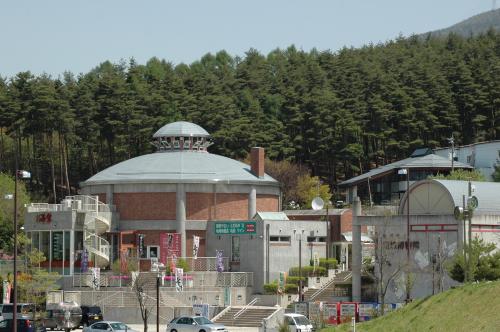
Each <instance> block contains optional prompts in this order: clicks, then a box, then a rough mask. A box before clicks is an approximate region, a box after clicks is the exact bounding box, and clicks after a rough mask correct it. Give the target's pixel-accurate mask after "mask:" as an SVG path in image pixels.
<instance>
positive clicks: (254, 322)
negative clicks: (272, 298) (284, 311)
mask: <svg viewBox="0 0 500 332" xmlns="http://www.w3.org/2000/svg"><path fill="white" fill-rule="evenodd" d="M242 308H243V307H230V308H229V310H227V311H226V312H225V313H223V314H222V315H221V316H219V317H216V318H215V319H214V322H216V323H218V324H224V325H226V326H236V327H259V326H261V325H262V320H263V319H264V318H267V317H269V316H271V315H272V314H273V313H275V312H276V311H277V310H279V308H275V307H258V306H252V307H247V309H246V311H245V312H244V313H243V314H241V315H240V316H239V317H237V318H234V315H236V314H237V313H238V312H239V311H240V310H241V309H242Z"/></svg>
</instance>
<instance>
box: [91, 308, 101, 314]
mask: <svg viewBox="0 0 500 332" xmlns="http://www.w3.org/2000/svg"><path fill="white" fill-rule="evenodd" d="M89 313H91V314H100V313H101V308H99V307H89Z"/></svg>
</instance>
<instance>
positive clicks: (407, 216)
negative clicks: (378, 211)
mask: <svg viewBox="0 0 500 332" xmlns="http://www.w3.org/2000/svg"><path fill="white" fill-rule="evenodd" d="M398 174H400V175H403V174H406V264H407V267H408V272H409V270H410V168H402V169H400V170H399V171H398ZM406 278H407V280H406V287H405V288H406V303H409V302H410V290H409V289H408V288H409V283H410V280H409V278H410V275H409V273H407V276H406Z"/></svg>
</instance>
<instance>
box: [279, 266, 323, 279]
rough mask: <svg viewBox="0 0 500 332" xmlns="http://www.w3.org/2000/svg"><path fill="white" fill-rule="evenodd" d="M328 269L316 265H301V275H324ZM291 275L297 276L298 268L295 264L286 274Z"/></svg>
mask: <svg viewBox="0 0 500 332" xmlns="http://www.w3.org/2000/svg"><path fill="white" fill-rule="evenodd" d="M327 273H328V271H327V270H326V268H324V267H323V266H317V267H316V269H314V266H304V267H302V276H307V277H323V276H326V275H327ZM288 275H289V276H292V277H298V276H299V268H298V267H297V266H295V267H292V268H290V273H289V274H288Z"/></svg>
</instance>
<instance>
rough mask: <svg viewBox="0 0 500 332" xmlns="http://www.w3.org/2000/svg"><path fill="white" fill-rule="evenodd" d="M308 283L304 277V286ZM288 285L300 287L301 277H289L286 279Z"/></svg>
mask: <svg viewBox="0 0 500 332" xmlns="http://www.w3.org/2000/svg"><path fill="white" fill-rule="evenodd" d="M305 282H306V277H304V276H302V284H304V283H305ZM286 283H287V284H294V285H298V284H299V277H295V276H293V277H287V278H286Z"/></svg>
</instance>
